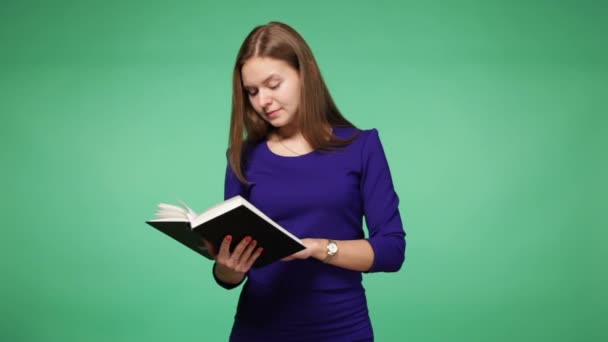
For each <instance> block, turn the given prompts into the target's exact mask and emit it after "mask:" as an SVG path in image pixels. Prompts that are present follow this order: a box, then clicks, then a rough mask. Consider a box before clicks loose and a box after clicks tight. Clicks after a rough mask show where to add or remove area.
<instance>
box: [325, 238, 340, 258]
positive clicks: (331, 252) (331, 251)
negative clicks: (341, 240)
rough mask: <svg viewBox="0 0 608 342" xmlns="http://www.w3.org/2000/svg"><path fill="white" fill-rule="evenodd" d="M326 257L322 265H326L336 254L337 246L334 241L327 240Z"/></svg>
mask: <svg viewBox="0 0 608 342" xmlns="http://www.w3.org/2000/svg"><path fill="white" fill-rule="evenodd" d="M325 248H326V249H327V256H326V257H325V259H323V262H324V263H328V262H329V260H331V258H333V257H334V256H335V255H336V254H337V253H338V244H337V243H336V241H334V240H327V246H325Z"/></svg>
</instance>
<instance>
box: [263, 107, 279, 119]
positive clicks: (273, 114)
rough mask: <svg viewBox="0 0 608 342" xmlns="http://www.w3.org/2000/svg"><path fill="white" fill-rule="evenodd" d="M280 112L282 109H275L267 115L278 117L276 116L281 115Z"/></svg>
mask: <svg viewBox="0 0 608 342" xmlns="http://www.w3.org/2000/svg"><path fill="white" fill-rule="evenodd" d="M279 110H280V108H279V109H275V110H273V111H270V112H266V115H267V116H268V117H273V116H276V115H277V114H278V113H279Z"/></svg>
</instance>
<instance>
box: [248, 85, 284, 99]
mask: <svg viewBox="0 0 608 342" xmlns="http://www.w3.org/2000/svg"><path fill="white" fill-rule="evenodd" d="M280 85H281V83H277V85H275V86H273V87H268V88H270V89H272V90H275V89H277V88H278V87H279V86H280ZM248 93H249V96H256V95H257V94H258V92H257V91H256V92H255V93H252V92H248Z"/></svg>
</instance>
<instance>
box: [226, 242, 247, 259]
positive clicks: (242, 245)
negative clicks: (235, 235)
mask: <svg viewBox="0 0 608 342" xmlns="http://www.w3.org/2000/svg"><path fill="white" fill-rule="evenodd" d="M249 242H251V236H246V237H245V238H244V239H243V240H241V242H239V244H238V245H236V247H235V248H234V251H232V255H231V256H230V257H231V258H232V259H233V260H240V259H241V254H243V251H244V250H245V248H246V247H247V245H248V244H249Z"/></svg>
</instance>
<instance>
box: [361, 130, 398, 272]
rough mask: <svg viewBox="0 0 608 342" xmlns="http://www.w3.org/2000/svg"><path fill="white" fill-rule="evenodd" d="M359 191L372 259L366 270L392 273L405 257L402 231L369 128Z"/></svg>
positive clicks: (388, 179) (385, 166) (375, 135)
mask: <svg viewBox="0 0 608 342" xmlns="http://www.w3.org/2000/svg"><path fill="white" fill-rule="evenodd" d="M362 153H363V156H362V160H363V170H362V181H361V192H362V196H363V209H364V215H365V220H366V223H367V227H368V229H369V239H368V241H369V243H370V244H371V246H372V249H373V250H374V262H373V265H372V267H371V268H370V270H369V271H368V272H395V271H398V270H399V269H400V268H401V266H402V265H403V262H404V260H405V231H404V229H403V224H402V221H401V215H400V213H399V198H398V196H397V194H396V192H395V189H394V187H393V181H392V177H391V173H390V170H389V166H388V162H387V160H386V156H385V154H384V149H383V148H382V143H381V142H380V137H379V136H378V131H377V130H375V129H373V130H371V131H370V133H369V135H368V136H367V139H366V141H365V145H364V147H363V152H362Z"/></svg>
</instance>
